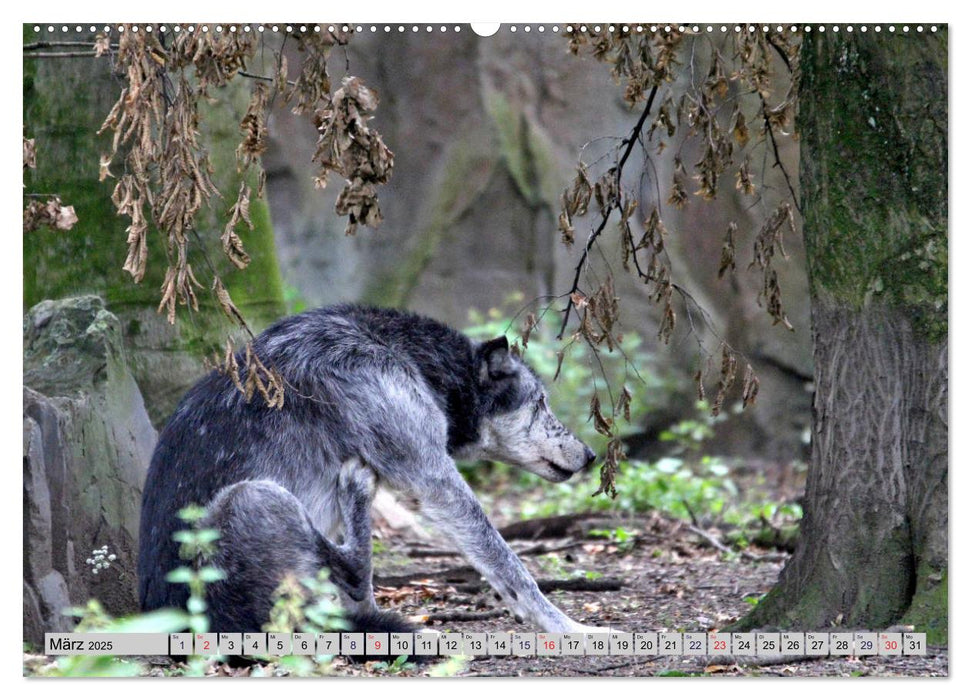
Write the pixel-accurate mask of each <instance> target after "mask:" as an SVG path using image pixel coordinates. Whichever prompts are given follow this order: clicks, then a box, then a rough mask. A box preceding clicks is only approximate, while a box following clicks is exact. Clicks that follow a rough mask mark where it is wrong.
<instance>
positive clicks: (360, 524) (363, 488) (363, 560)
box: [337, 457, 377, 611]
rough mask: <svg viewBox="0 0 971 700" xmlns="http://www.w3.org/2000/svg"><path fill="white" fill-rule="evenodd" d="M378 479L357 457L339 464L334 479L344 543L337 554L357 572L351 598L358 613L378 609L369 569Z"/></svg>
mask: <svg viewBox="0 0 971 700" xmlns="http://www.w3.org/2000/svg"><path fill="white" fill-rule="evenodd" d="M376 488H377V477H376V476H375V474H374V472H373V471H372V470H371V468H370V467H368V466H366V465H365V464H364V463H363V462H362V461H361V460H360V458H358V457H352V458H351V459H348V460H347V461H345V462H344V463H343V464H341V468H340V473H339V475H338V477H337V501H338V503H339V504H340V510H341V523H342V525H343V529H344V541H343V543H342V544H341V546H340V547H339V551H340V552H341V554H342V555H343V556H344V558H345V560H346V561H347V562H348V563H349V564H350V566H351V567H353V569H354V570H355V571H356V572H357V573H358V575H359V582H358V586H357V588H356V590H355V591H354V594H353V595H352V598H353V599H354V603H356V604H357V606H358V609H359V610H360V611H372V610H376V609H377V602H376V601H375V600H374V586H373V582H372V569H371V552H372V545H371V501H372V500H373V499H374V491H375V489H376Z"/></svg>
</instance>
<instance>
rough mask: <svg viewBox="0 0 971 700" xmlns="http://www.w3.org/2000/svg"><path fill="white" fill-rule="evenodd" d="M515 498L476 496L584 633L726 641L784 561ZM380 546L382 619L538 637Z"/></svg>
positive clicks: (430, 569)
mask: <svg viewBox="0 0 971 700" xmlns="http://www.w3.org/2000/svg"><path fill="white" fill-rule="evenodd" d="M532 495H533V496H536V495H537V494H532ZM523 497H524V494H523V493H522V492H518V491H516V490H513V489H510V490H509V493H508V494H499V495H496V494H492V495H487V496H486V497H485V499H484V500H485V505H486V508H487V510H488V511H489V512H490V515H491V516H492V517H493V522H495V523H496V525H497V526H499V527H500V530H501V532H503V534H504V536H505V538H506V539H507V541H509V543H510V545H511V546H512V547H513V548H514V549H515V550H516V551H517V552H518V553H519V554H520V557H521V558H522V560H523V561H524V562H525V564H526V567H527V568H528V569H529V570H530V572H531V573H532V574H533V575H534V577H535V578H536V579H537V581H538V582H539V583H540V585H541V587H542V588H544V590H548V592H547V595H548V597H549V598H550V600H551V601H552V602H553V603H554V604H555V605H556V606H557V607H559V608H560V609H561V610H563V611H564V612H565V613H566V614H567V615H569V616H570V617H572V618H573V619H575V620H578V621H580V622H582V623H584V624H587V625H594V626H600V627H611V628H614V629H618V630H622V631H625V632H644V631H651V632H664V631H684V632H703V631H711V630H720V629H724V628H726V627H727V626H729V625H731V624H732V623H733V622H735V621H737V620H739V619H740V618H741V617H742V616H744V615H745V613H747V612H748V611H749V610H750V609H751V607H752V605H753V604H754V602H755V601H757V600H758V598H759V597H760V596H761V595H763V594H764V593H766V592H767V591H769V589H770V588H771V587H772V586H773V584H774V583H775V581H776V579H777V578H778V575H779V572H780V571H781V569H782V566H783V564H784V562H785V559H786V557H787V556H788V554H787V553H786V552H785V551H781V550H777V549H764V548H757V547H753V546H749V547H747V548H745V549H744V550H742V551H740V552H738V551H734V550H730V548H728V547H726V546H725V544H723V542H722V539H721V537H722V536H721V533H720V531H719V529H718V528H716V527H710V528H702V527H696V526H694V525H693V524H692V523H691V522H689V521H684V520H679V519H675V518H670V517H666V516H663V515H661V514H659V513H656V512H655V513H651V514H647V515H638V516H619V515H611V514H606V513H598V514H590V513H587V514H578V515H567V516H555V517H552V518H542V519H535V520H526V521H523V520H519V519H518V518H516V517H515V516H513V515H511V514H513V513H517V512H518V510H517V504H516V502H515V501H516V499H521V498H523ZM526 497H529V495H526ZM504 526H505V527H504ZM379 541H380V544H379V545H378V546H376V553H375V592H376V597H377V600H378V603H379V605H380V606H382V607H384V608H388V609H392V610H395V611H397V612H399V613H400V614H402V615H404V616H405V617H407V618H409V619H410V620H412V621H414V622H415V623H416V624H418V625H419V626H420V627H422V628H427V629H431V630H436V631H441V632H456V631H460V632H490V631H491V632H495V631H505V632H509V631H511V632H516V631H521V632H529V631H535V630H532V629H531V628H530V627H529V626H527V625H525V624H522V623H517V622H516V621H515V620H514V619H513V618H512V616H511V615H510V614H509V613H508V611H507V610H506V608H505V607H504V605H503V604H502V603H501V602H500V601H499V600H497V598H496V596H495V594H494V593H493V592H492V591H491V589H489V588H488V586H487V585H486V584H485V583H484V582H483V581H482V580H481V578H480V577H479V576H478V574H477V573H476V572H475V571H474V570H472V569H471V568H470V567H469V566H468V564H467V563H466V562H465V560H464V559H463V558H462V557H460V556H458V555H457V554H456V553H454V552H449V551H448V550H447V549H446V547H447V545H446V544H445V542H444V541H439V540H436V539H434V538H433V539H431V540H429V539H424V540H422V541H409V540H408V539H407V538H403V537H401V536H400V535H397V534H396V533H392V532H390V531H388V530H384V531H383V532H382V533H381V539H380V540H379ZM576 589H580V590H576ZM807 631H816V630H807ZM819 631H826V630H819ZM40 658H41V659H42V658H43V657H40ZM389 661H391V660H390V659H389ZM443 661H444V659H441V658H437V659H432V660H431V661H430V662H425V663H419V664H410V663H408V664H404V665H400V664H398V665H396V664H392V665H389V663H386V662H385V663H382V662H380V661H377V662H376V661H369V662H364V663H360V662H352V661H349V660H347V659H344V658H336V659H334V660H333V662H332V664H331V669H330V673H332V674H333V675H337V676H389V675H394V676H402V677H407V676H427V675H430V674H434V673H437V672H439V671H441V670H442V667H438V669H437V670H435V669H436V666H437V665H438V664H441V663H442V662H443ZM38 663H42V662H41V661H40V659H37V660H36V661H35V662H34V663H33V664H31V665H34V666H35V668H36V667H37V664H38ZM149 663H150V666H149V668H148V669H147V673H148V675H179V674H180V670H179V669H178V667H177V665H175V666H173V665H172V663H171V660H168V659H152V660H149ZM447 673H448V674H449V675H457V676H460V677H497V676H503V677H508V676H514V677H515V676H519V677H564V676H572V677H596V676H618V677H642V676H681V675H703V676H729V677H731V676H743V677H754V676H770V677H779V676H782V677H786V676H793V677H800V676H801V677H820V676H825V677H856V676H881V677H893V676H908V677H934V676H947V675H948V652H947V649H946V648H942V647H930V648H929V649H928V651H927V655H926V656H923V657H921V656H897V657H887V656H865V657H859V658H857V657H833V656H830V657H802V658H791V657H787V658H775V659H765V658H762V659H760V658H757V657H738V658H731V657H686V656H654V657H635V656H631V657H619V656H605V657H589V656H588V657H569V656H561V657H475V658H466V659H465V660H464V661H462V662H461V663H457V664H452V665H450V666H449V667H448V671H447ZM205 674H206V675H228V676H240V675H243V676H249V675H269V676H274V675H290V671H288V670H287V669H286V667H285V666H283V665H280V664H278V663H276V662H271V663H267V664H259V665H254V666H250V667H246V668H230V667H229V666H227V665H226V664H221V663H215V662H212V663H211V664H209V665H208V667H207V668H206V669H205Z"/></svg>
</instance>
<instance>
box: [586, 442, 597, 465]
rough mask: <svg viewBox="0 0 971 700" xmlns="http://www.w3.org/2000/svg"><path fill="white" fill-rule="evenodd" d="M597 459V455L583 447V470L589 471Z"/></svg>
mask: <svg viewBox="0 0 971 700" xmlns="http://www.w3.org/2000/svg"><path fill="white" fill-rule="evenodd" d="M596 459H597V453H596V452H594V451H593V450H591V449H590V448H589V447H587V446H586V445H584V446H583V468H584V469H589V468H590V466H591V465H592V464H593V462H594V460H596Z"/></svg>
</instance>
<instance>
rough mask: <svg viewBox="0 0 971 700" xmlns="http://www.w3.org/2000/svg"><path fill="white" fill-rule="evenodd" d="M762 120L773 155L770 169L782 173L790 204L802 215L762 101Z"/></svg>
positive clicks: (766, 108)
mask: <svg viewBox="0 0 971 700" xmlns="http://www.w3.org/2000/svg"><path fill="white" fill-rule="evenodd" d="M762 119H763V120H764V122H765V130H766V132H767V133H768V135H769V141H770V142H771V143H772V152H773V154H774V155H775V163H773V164H772V167H773V168H775V167H778V168H779V169H780V170H781V171H782V176H783V177H784V178H785V180H786V187H788V188H789V194H791V195H792V203H793V204H795V205H796V209H797V210H798V211H799V213H800V214H802V206H801V205H800V204H799V197H797V196H796V190H795V188H794V187H793V186H792V180H790V179H789V171H788V170H786V166H784V165H783V164H782V159H781V158H780V157H779V144H778V143H776V140H775V132H774V131H773V130H772V124H771V123H770V121H769V111H768V105H766V103H765V100H764V99H763V100H762Z"/></svg>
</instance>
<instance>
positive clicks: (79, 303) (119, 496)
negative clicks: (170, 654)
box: [23, 296, 156, 644]
mask: <svg viewBox="0 0 971 700" xmlns="http://www.w3.org/2000/svg"><path fill="white" fill-rule="evenodd" d="M155 441H156V433H155V429H154V428H153V427H152V424H151V422H150V421H149V418H148V414H147V413H146V411H145V404H144V402H143V400H142V396H141V393H140V392H139V390H138V385H137V384H136V383H135V380H134V379H133V377H132V374H131V372H130V370H129V368H128V364H127V360H126V353H125V350H124V346H123V343H122V333H121V324H120V322H119V321H118V318H117V317H116V316H114V315H113V314H111V313H110V312H108V311H106V310H105V308H104V303H103V301H102V300H101V299H100V298H99V297H96V296H84V297H76V298H70V299H64V300H59V301H43V302H41V303H39V304H37V305H36V306H34V307H33V308H32V309H30V311H29V312H28V313H27V315H26V316H25V318H24V465H23V469H24V472H23V486H24V515H23V517H24V529H23V537H24V640H25V641H30V642H32V643H35V644H37V643H42V642H43V632H57V631H64V630H67V629H70V627H71V624H72V621H71V619H70V618H69V617H67V616H66V615H64V609H65V608H66V607H69V606H72V605H81V604H84V603H85V602H86V601H87V600H88V599H89V598H97V599H98V600H100V601H101V602H102V604H103V605H104V606H105V608H106V609H107V610H108V611H109V612H111V613H114V614H124V613H131V612H134V611H135V610H137V607H138V601H137V596H136V578H135V559H136V555H137V551H138V540H137V537H138V521H139V512H140V509H141V494H142V484H143V482H144V479H145V474H146V472H147V470H148V464H149V461H150V459H151V455H152V450H153V448H154V446H155ZM103 547H107V550H106V551H104V554H103V559H104V560H105V561H107V562H108V567H107V568H101V569H98V572H97V573H96V574H95V573H92V569H94V568H95V566H93V565H92V564H90V563H88V560H89V559H95V558H97V557H96V555H95V554H94V552H95V550H100V549H102V548H103Z"/></svg>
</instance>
